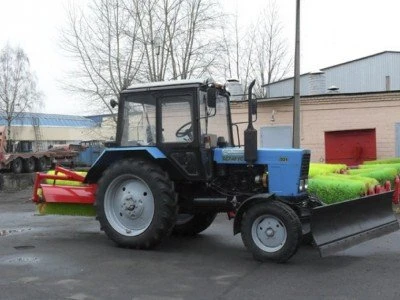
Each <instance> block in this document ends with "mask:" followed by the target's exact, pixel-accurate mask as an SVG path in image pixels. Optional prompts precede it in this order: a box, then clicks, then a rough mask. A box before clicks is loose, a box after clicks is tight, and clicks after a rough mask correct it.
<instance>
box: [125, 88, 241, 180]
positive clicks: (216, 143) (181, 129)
mask: <svg viewBox="0 0 400 300" xmlns="http://www.w3.org/2000/svg"><path fill="white" fill-rule="evenodd" d="M118 120H119V122H118V126H117V144H118V145H119V146H122V147H132V146H144V147H155V148H157V149H159V150H160V151H161V152H162V153H164V154H165V156H166V157H167V158H168V161H169V163H171V164H172V165H173V167H174V168H173V169H177V170H179V172H177V173H176V174H174V175H173V176H174V177H184V178H186V179H189V180H207V179H209V178H210V177H211V175H212V174H211V172H212V165H211V164H212V149H213V148H215V147H225V146H229V145H232V144H233V137H232V126H231V123H232V122H231V115H230V106H229V94H228V93H227V92H226V91H225V89H224V88H223V87H221V86H216V85H215V84H214V83H209V82H204V81H201V80H185V81H173V82H172V83H169V82H165V83H163V84H160V83H153V84H152V83H150V84H143V85H135V86H134V87H133V88H130V89H127V90H126V91H124V92H123V93H122V94H121V98H120V101H119V110H118Z"/></svg>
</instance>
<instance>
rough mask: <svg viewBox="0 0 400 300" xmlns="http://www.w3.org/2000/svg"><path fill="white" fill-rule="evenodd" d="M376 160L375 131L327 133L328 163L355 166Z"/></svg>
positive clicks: (326, 151)
mask: <svg viewBox="0 0 400 300" xmlns="http://www.w3.org/2000/svg"><path fill="white" fill-rule="evenodd" d="M374 159H376V133H375V129H360V130H344V131H330V132H325V160H326V162H327V163H343V164H346V165H348V166H355V165H359V164H361V163H362V162H364V161H366V160H374Z"/></svg>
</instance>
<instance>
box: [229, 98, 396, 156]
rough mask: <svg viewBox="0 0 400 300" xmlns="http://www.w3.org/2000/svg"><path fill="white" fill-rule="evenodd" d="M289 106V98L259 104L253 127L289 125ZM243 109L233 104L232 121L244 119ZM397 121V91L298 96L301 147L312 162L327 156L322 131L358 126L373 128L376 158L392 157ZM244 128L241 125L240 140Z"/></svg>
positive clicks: (290, 104) (353, 128)
mask: <svg viewBox="0 0 400 300" xmlns="http://www.w3.org/2000/svg"><path fill="white" fill-rule="evenodd" d="M292 105H293V104H292V101H291V100H281V101H267V102H263V103H259V105H258V120H257V122H256V123H255V124H254V125H255V128H256V129H257V130H259V129H260V127H263V126H275V125H291V124H292V119H293V114H292V111H293V110H292ZM246 111H247V107H246V106H245V105H243V104H241V105H232V112H233V120H234V121H236V122H239V121H246V120H247V114H246ZM396 123H400V92H388V93H386V92H383V93H366V94H352V95H351V94H349V95H340V94H337V95H326V96H325V95H324V96H313V97H302V98H301V125H300V131H301V132H300V135H301V147H302V148H306V149H310V150H311V151H312V155H311V159H312V161H313V162H318V161H321V162H324V161H325V159H326V157H325V132H331V131H342V130H343V131H344V130H358V129H375V131H376V149H377V158H386V157H394V156H395V155H396ZM244 129H245V126H241V128H240V135H241V141H243V130H244ZM259 143H260V138H259Z"/></svg>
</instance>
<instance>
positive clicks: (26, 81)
mask: <svg viewBox="0 0 400 300" xmlns="http://www.w3.org/2000/svg"><path fill="white" fill-rule="evenodd" d="M41 100H42V94H41V92H40V91H38V88H37V79H36V76H35V74H34V73H33V72H32V71H31V69H30V63H29V59H28V56H27V55H26V53H25V52H24V51H23V50H22V49H21V48H19V47H15V48H13V47H11V46H10V45H6V46H5V47H4V48H3V49H2V50H1V54H0V116H1V117H3V118H5V120H6V122H7V136H8V137H9V138H10V137H11V123H12V121H13V120H15V119H17V118H18V117H20V116H21V114H23V113H24V112H27V111H29V110H31V109H32V108H33V107H34V106H35V105H38V104H39V103H40V102H41ZM10 142H11V140H9V144H8V150H9V147H10Z"/></svg>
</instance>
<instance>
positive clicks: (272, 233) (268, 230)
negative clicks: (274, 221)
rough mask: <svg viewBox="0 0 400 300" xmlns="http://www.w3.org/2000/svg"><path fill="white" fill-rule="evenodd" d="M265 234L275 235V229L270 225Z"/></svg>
mask: <svg viewBox="0 0 400 300" xmlns="http://www.w3.org/2000/svg"><path fill="white" fill-rule="evenodd" d="M265 235H266V236H267V237H273V236H274V235H275V231H274V230H273V229H272V228H271V227H270V228H268V229H267V230H265Z"/></svg>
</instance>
